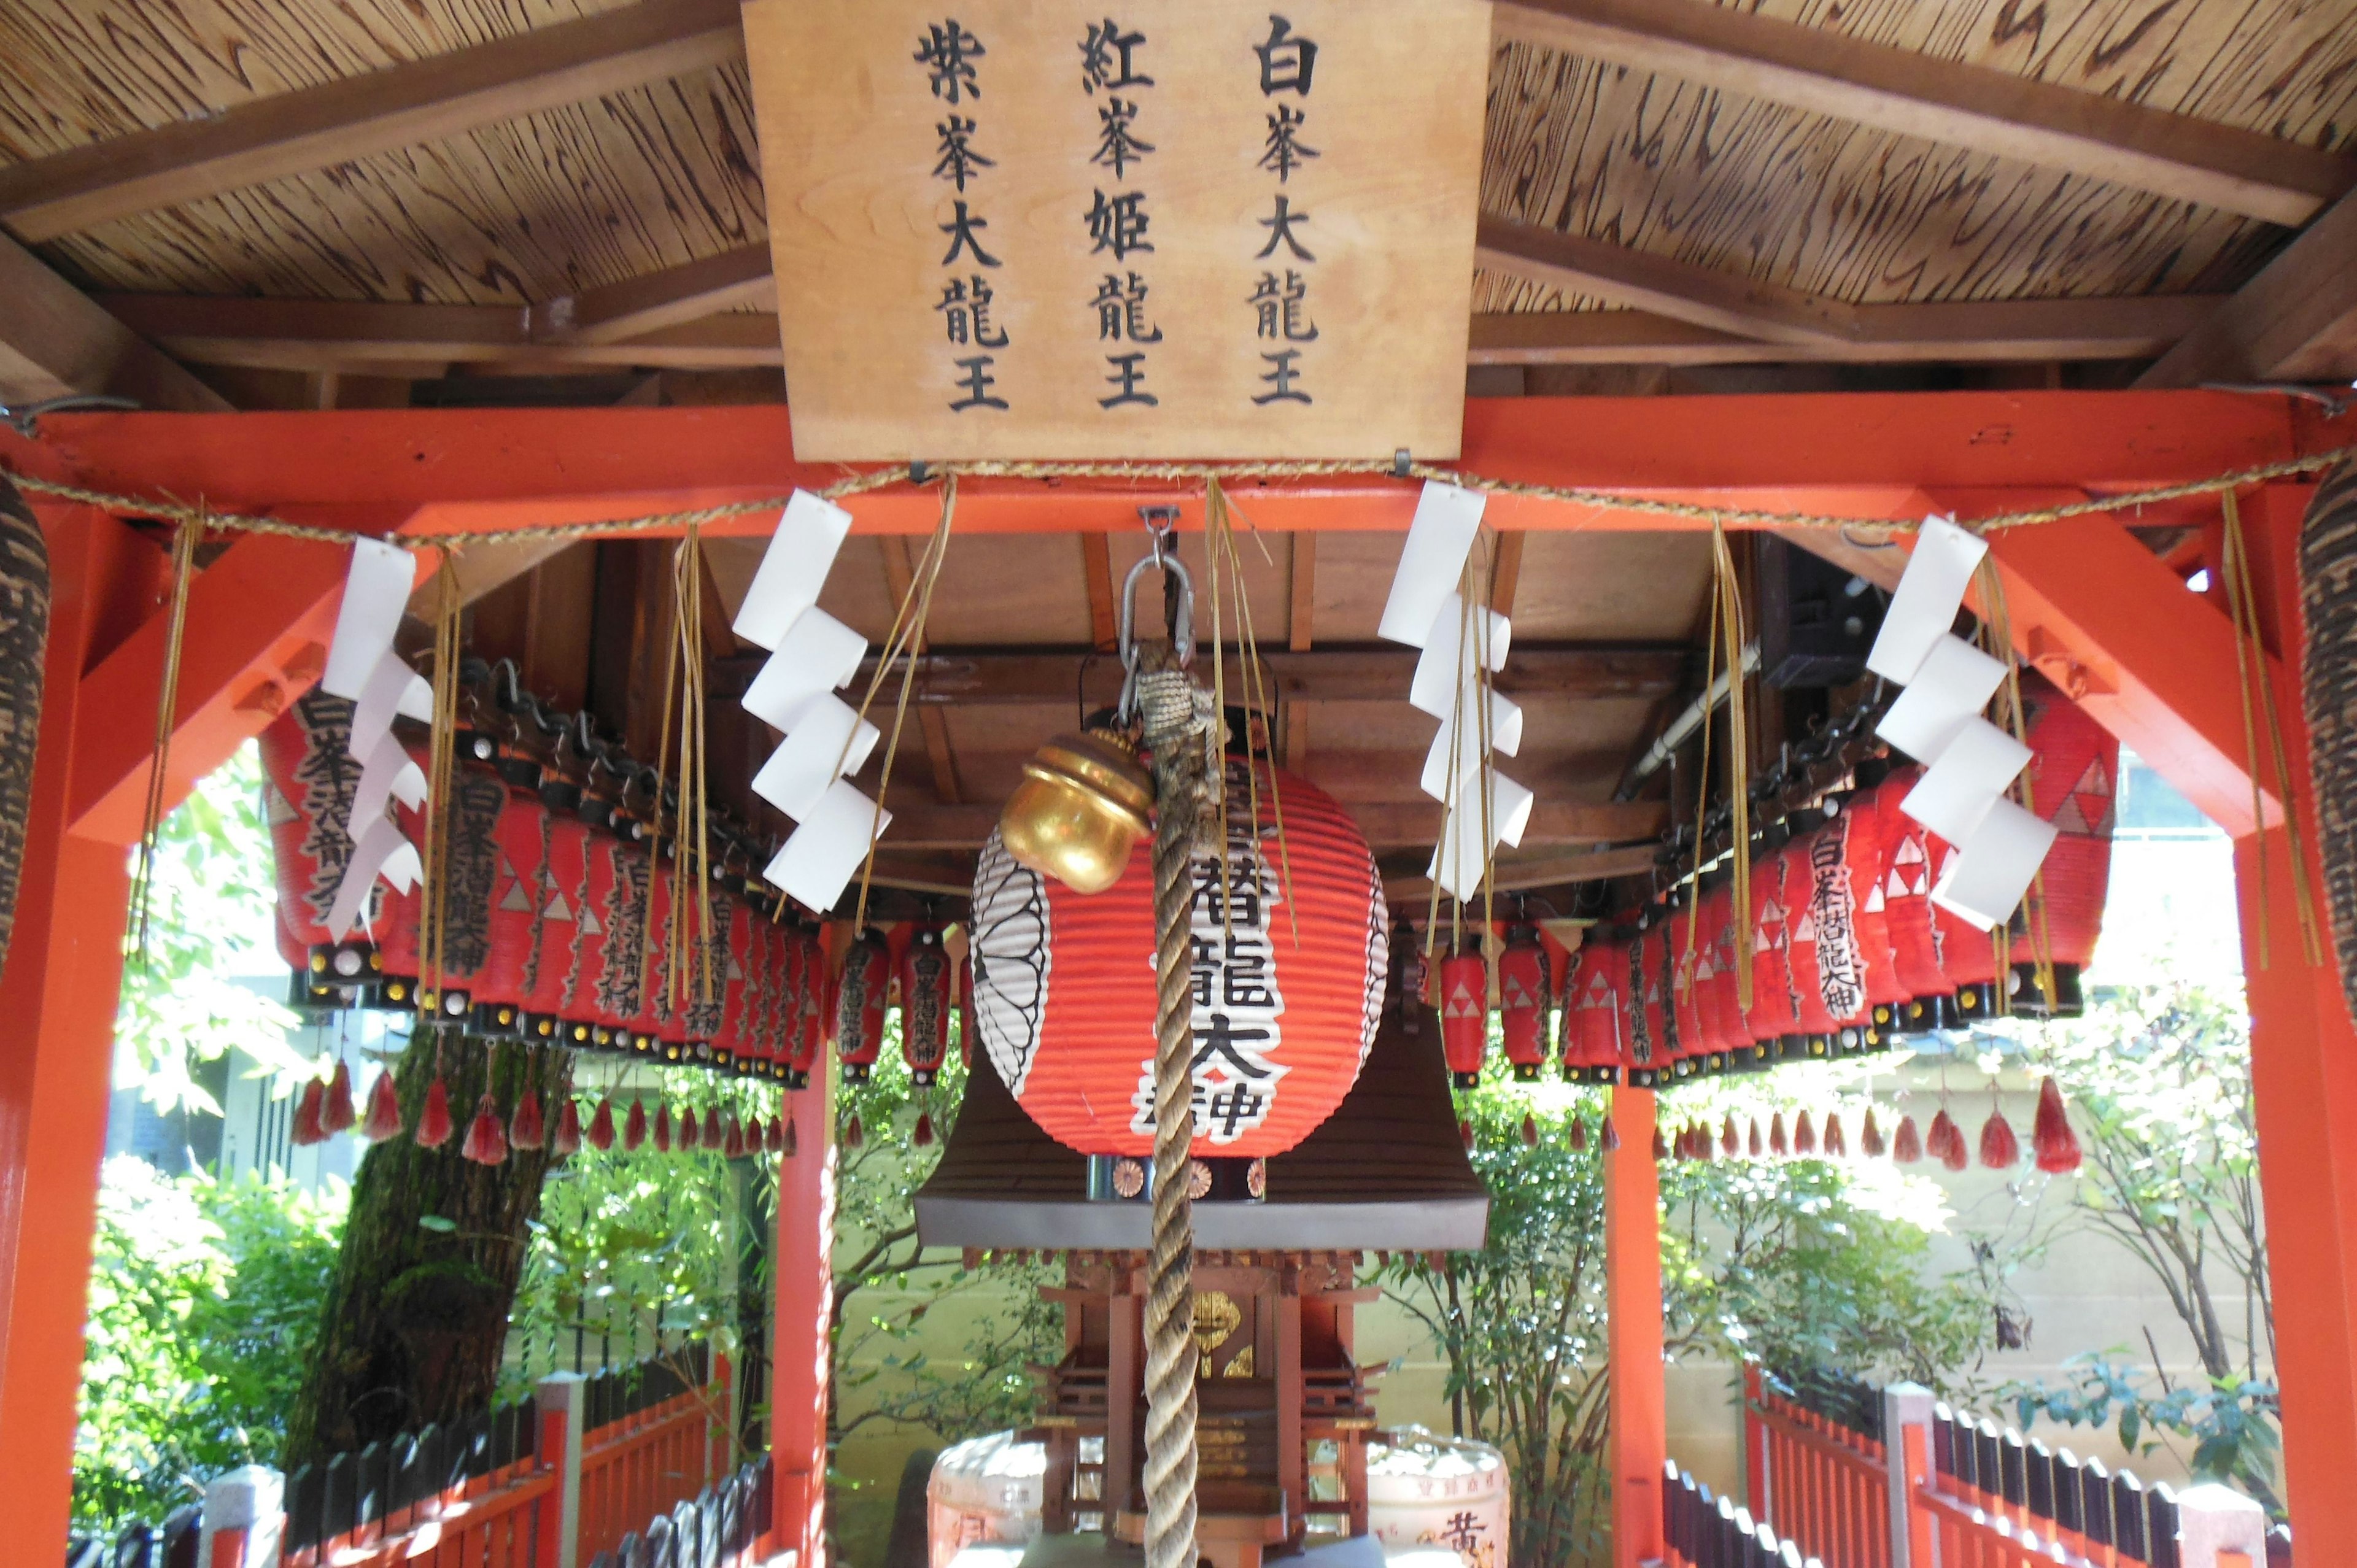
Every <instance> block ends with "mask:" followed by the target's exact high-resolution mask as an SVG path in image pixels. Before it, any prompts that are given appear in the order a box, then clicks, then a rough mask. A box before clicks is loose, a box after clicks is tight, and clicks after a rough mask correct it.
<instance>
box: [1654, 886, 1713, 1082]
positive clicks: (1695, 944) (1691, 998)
mask: <svg viewBox="0 0 2357 1568" xmlns="http://www.w3.org/2000/svg"><path fill="white" fill-rule="evenodd" d="M1700 903H1701V900H1700V898H1699V897H1698V896H1697V895H1696V894H1695V891H1694V890H1693V889H1692V888H1689V889H1687V890H1686V895H1685V908H1682V909H1672V910H1668V911H1665V912H1664V913H1663V917H1662V920H1661V926H1662V935H1663V943H1664V945H1665V947H1666V948H1667V950H1668V959H1667V968H1666V969H1665V971H1664V972H1665V973H1666V974H1668V976H1669V977H1670V982H1671V983H1670V988H1669V989H1670V994H1669V1002H1670V1006H1671V1009H1672V1013H1673V1015H1674V1026H1675V1028H1676V1030H1677V1040H1678V1043H1677V1048H1676V1051H1675V1052H1674V1060H1673V1068H1674V1070H1675V1071H1676V1073H1677V1074H1678V1076H1679V1077H1681V1078H1683V1077H1684V1076H1685V1075H1686V1074H1688V1073H1690V1072H1693V1071H1695V1070H1697V1069H1700V1068H1701V1067H1702V1066H1703V1064H1704V1061H1705V1059H1706V1058H1707V1056H1708V1055H1709V1052H1710V1026H1709V1022H1708V1020H1706V1018H1705V1017H1704V1016H1703V1008H1702V981H1703V974H1702V959H1703V948H1702V933H1701V931H1700V930H1699V929H1696V924H1697V922H1698V921H1699V920H1700V919H1701V918H1702V911H1701V908H1700Z"/></svg>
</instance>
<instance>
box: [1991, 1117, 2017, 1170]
mask: <svg viewBox="0 0 2357 1568" xmlns="http://www.w3.org/2000/svg"><path fill="white" fill-rule="evenodd" d="M2020 1158H2021V1140H2020V1139H2018V1138H2017V1137H2015V1136H2014V1135H2013V1123H2012V1122H2007V1120H2006V1119H2005V1112H2002V1111H1992V1112H1989V1118H1988V1120H1987V1121H1986V1122H1982V1123H1981V1164H1983V1165H1986V1166H1987V1167H1988V1168H1989V1169H1991V1170H1993V1171H2005V1170H2011V1169H2012V1168H2013V1165H2014V1162H2015V1161H2017V1160H2018V1159H2020Z"/></svg>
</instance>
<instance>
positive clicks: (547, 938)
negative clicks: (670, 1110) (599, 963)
mask: <svg viewBox="0 0 2357 1568" xmlns="http://www.w3.org/2000/svg"><path fill="white" fill-rule="evenodd" d="M543 820H544V822H545V823H546V824H547V834H548V836H547V839H546V841H545V852H544V856H543V859H542V865H544V867H545V868H546V875H545V876H544V879H543V880H542V881H541V883H540V885H539V887H538V888H537V890H536V891H537V894H538V897H540V900H541V909H540V918H541V922H542V935H541V939H540V943H539V957H538V961H537V962H536V963H534V964H533V965H532V966H531V967H529V968H528V969H527V970H526V971H525V976H524V978H525V988H524V997H523V1010H524V1034H525V1036H527V1037H528V1038H531V1039H535V1040H544V1041H547V1042H550V1043H553V1044H563V1045H571V1046H586V1045H587V1044H589V1036H588V1035H587V1028H588V1021H587V1016H586V1015H585V1013H584V1011H583V1008H582V1006H581V990H582V986H581V978H582V975H583V972H585V970H586V969H587V957H588V951H589V942H588V940H587V934H586V932H585V929H584V924H585V923H584V921H583V919H582V912H581V910H582V907H581V899H582V896H583V895H584V893H585V892H586V891H587V885H588V880H589V854H590V844H589V839H590V832H589V824H588V823H587V822H583V821H581V819H580V818H578V817H574V816H569V815H566V814H565V813H564V812H561V811H552V812H549V813H548V814H547V815H546V816H545V817H544V819H543ZM576 1030H578V1031H580V1033H579V1034H578V1035H577V1036H576Z"/></svg>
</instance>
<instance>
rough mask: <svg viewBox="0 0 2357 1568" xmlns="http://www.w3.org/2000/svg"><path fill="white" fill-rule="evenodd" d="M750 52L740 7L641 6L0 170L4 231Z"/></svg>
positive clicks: (94, 216) (398, 140)
mask: <svg viewBox="0 0 2357 1568" xmlns="http://www.w3.org/2000/svg"><path fill="white" fill-rule="evenodd" d="M743 48H744V35H743V32H742V30H741V27H740V26H739V24H738V21H737V0H643V3H642V4H640V5H630V6H626V7H624V8H622V9H620V10H618V11H609V12H607V13H605V14H604V15H602V16H590V17H587V18H585V19H583V20H581V21H577V22H565V23H560V24H558V25H557V26H554V27H541V28H536V29H534V30H533V31H531V32H526V33H520V34H517V35H516V36H514V37H512V38H501V39H500V40H499V41H498V42H496V43H489V44H481V45H479V46H477V47H475V48H468V49H462V50H459V51H457V52H456V53H452V54H447V55H437V56H435V57H433V58H430V59H420V60H413V61H410V62H409V63H407V64H404V65H397V66H393V67H390V68H388V69H386V70H377V71H371V72H369V73H367V74H366V75H362V76H357V77H352V78H350V79H349V80H346V81H329V82H322V83H321V84H319V85H318V86H317V87H307V88H302V89H299V90H297V91H293V92H282V93H276V94H274V95H272V96H270V97H266V98H260V99H256V100H254V101H253V102H250V103H245V104H242V105H240V106H239V107H237V108H235V109H231V110H230V111H229V112H228V113H224V114H218V115H214V116H211V117H210V118H206V119H195V120H186V121H182V122H180V123H179V124H171V125H163V126H159V127H157V128H156V129H155V130H152V131H141V132H138V133H136V134H132V135H128V136H117V137H113V138H111V139H109V140H107V141H103V142H97V143H92V144H91V145H88V146H83V147H76V148H74V149H73V150H72V151H71V152H65V153H56V154H52V155H51V156H48V157H44V158H36V159H34V160H32V161H31V162H29V163H23V164H18V165H16V166H14V167H10V168H5V169H0V223H5V225H6V226H7V227H8V228H9V229H10V230H12V231H15V232H16V235H17V237H18V238H20V239H24V240H27V241H35V240H48V239H54V238H56V237H57V236H58V235H60V234H70V233H76V232H79V231H82V230H86V229H91V228H95V227H96V226H97V225H99V224H101V223H105V222H108V221H110V220H113V219H117V218H124V217H128V216H130V215H131V214H133V213H136V212H145V211H149V210H152V209H156V208H159V207H181V206H186V205H187V204H188V203H190V202H193V201H201V200H203V199H206V198H207V197H211V196H218V195H220V194H221V193H222V192H223V191H228V190H235V189H238V188H241V187H243V186H249V185H258V184H261V183H262V182H264V181H265V180H273V179H279V178H283V177H286V176H288V175H296V174H303V173H307V172H308V171H310V170H312V169H317V168H325V167H327V166H328V165H330V164H337V163H344V162H349V161H350V160H351V159H354V158H361V157H367V156H370V155H371V154H374V153H381V152H385V151H388V150H390V149H392V148H394V147H404V146H411V145H416V144H418V143H422V142H432V141H439V140H442V139H444V138H447V137H450V136H456V135H459V134H463V133H465V132H468V131H470V130H473V129H475V128H476V127H478V126H480V125H488V124H497V123H498V122H500V121H502V120H513V119H517V118H520V117H522V116H523V115H526V114H533V113H538V112H540V111H542V110H544V109H554V108H560V107H562V106H564V105H565V104H568V103H578V102H583V101H584V100H586V99H591V98H597V97H600V96H602V95H604V94H606V93H609V92H617V91H621V90H623V89H625V88H630V87H635V86H638V85H639V84H640V83H641V82H646V81H662V80H665V79H668V78H671V77H675V76H683V75H686V74H687V73H689V72H691V71H695V70H705V69H707V68H709V67H712V66H716V65H719V64H722V63H724V62H725V61H726V60H728V59H733V58H734V57H735V56H736V55H737V53H738V52H739V51H741V50H742V49H743Z"/></svg>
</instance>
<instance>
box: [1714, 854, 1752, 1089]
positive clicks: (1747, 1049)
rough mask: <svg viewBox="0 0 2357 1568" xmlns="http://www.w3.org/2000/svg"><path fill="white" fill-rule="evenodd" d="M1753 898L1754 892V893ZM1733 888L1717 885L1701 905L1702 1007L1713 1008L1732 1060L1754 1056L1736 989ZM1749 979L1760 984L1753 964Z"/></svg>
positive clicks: (1738, 993) (1745, 1018)
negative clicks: (1706, 956) (1705, 974)
mask: <svg viewBox="0 0 2357 1568" xmlns="http://www.w3.org/2000/svg"><path fill="white" fill-rule="evenodd" d="M1754 897H1757V895H1756V894H1755V895H1754ZM1738 923H1739V922H1738V920H1737V918H1736V913H1735V888H1734V886H1733V885H1732V884H1731V883H1725V884H1721V885H1720V886H1718V887H1717V888H1716V889H1714V890H1713V891H1712V894H1711V897H1710V901H1709V903H1708V904H1707V905H1706V908H1705V915H1704V923H1703V940H1705V941H1706V942H1708V943H1709V953H1710V978H1709V980H1708V981H1707V982H1706V983H1707V985H1708V987H1709V994H1708V996H1707V997H1706V1006H1708V1007H1712V1008H1716V1009H1717V1017H1718V1025H1717V1026H1718V1039H1719V1042H1720V1047H1721V1048H1722V1049H1724V1050H1725V1051H1726V1052H1727V1057H1728V1059H1729V1060H1730V1061H1731V1062H1732V1061H1753V1060H1757V1059H1758V1053H1757V1052H1756V1050H1755V1049H1754V1046H1755V1041H1754V1037H1753V1036H1752V1033H1751V1020H1750V1019H1749V1017H1748V1016H1746V1015H1745V1013H1744V1010H1743V1001H1742V996H1741V993H1740V990H1739V983H1740V981H1741V978H1742V977H1741V976H1739V975H1738V974H1737V973H1736V970H1735V942H1736V930H1737V927H1738ZM1751 982H1752V983H1753V984H1754V985H1757V984H1758V983H1760V976H1759V972H1758V969H1757V966H1756V965H1755V966H1754V970H1753V973H1752V976H1751Z"/></svg>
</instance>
